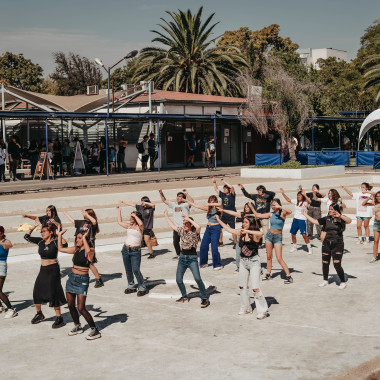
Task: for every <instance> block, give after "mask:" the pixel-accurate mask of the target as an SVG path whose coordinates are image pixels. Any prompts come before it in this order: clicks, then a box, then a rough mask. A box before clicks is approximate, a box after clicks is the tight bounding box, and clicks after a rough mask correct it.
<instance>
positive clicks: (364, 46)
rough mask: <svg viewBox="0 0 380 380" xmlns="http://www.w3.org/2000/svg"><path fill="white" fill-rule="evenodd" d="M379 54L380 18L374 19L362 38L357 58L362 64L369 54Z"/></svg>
mask: <svg viewBox="0 0 380 380" xmlns="http://www.w3.org/2000/svg"><path fill="white" fill-rule="evenodd" d="M377 54H380V20H376V21H374V22H373V23H372V25H371V26H369V27H368V28H367V29H366V30H365V33H364V34H363V36H362V37H361V38H360V48H359V50H358V53H357V55H356V60H358V61H359V62H358V63H359V64H362V63H363V62H364V61H365V60H366V59H367V58H368V57H369V56H372V55H377Z"/></svg>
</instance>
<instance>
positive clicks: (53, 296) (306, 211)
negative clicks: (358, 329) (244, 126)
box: [0, 177, 380, 340]
mask: <svg viewBox="0 0 380 380" xmlns="http://www.w3.org/2000/svg"><path fill="white" fill-rule="evenodd" d="M211 180H212V184H213V187H214V190H215V192H216V194H215V195H210V196H209V197H208V200H207V202H206V203H203V204H197V203H195V201H194V199H193V198H192V197H191V195H190V194H189V193H188V191H187V190H186V189H184V190H182V191H180V192H178V193H177V197H176V200H175V201H168V200H167V199H166V197H165V195H164V193H163V191H162V190H161V189H159V190H158V191H159V194H160V197H161V200H162V202H163V203H165V204H166V205H167V206H168V208H169V209H170V210H171V211H172V217H170V216H169V213H168V210H165V211H164V215H165V219H166V221H167V223H168V225H169V227H170V228H171V229H172V230H173V246H174V249H175V252H176V255H175V256H174V258H173V259H176V260H178V265H177V272H176V282H177V285H178V287H179V290H180V292H181V297H180V298H179V299H177V300H176V302H177V303H185V302H189V300H190V297H189V295H188V293H187V290H186V287H185V284H184V281H183V277H184V274H185V272H186V270H187V269H190V271H191V272H192V274H193V277H194V280H195V282H196V283H197V285H198V288H199V292H200V295H201V305H200V306H201V308H206V307H208V306H209V305H210V301H209V293H210V292H207V289H206V287H205V284H204V282H203V280H202V278H201V270H200V269H202V268H206V267H208V266H209V265H208V260H209V255H208V252H209V248H210V245H211V258H212V266H213V270H214V271H220V270H222V269H223V265H222V260H221V256H220V253H219V246H221V245H223V231H228V232H229V233H231V234H232V237H233V248H234V249H235V250H236V270H235V273H238V274H239V276H238V277H239V279H238V286H239V290H240V310H239V313H238V314H239V315H245V314H250V313H252V306H251V303H250V294H251V292H253V296H254V299H255V304H256V310H257V319H259V320H262V319H265V318H267V317H269V313H268V304H267V302H266V299H265V297H264V295H263V293H262V290H261V286H260V283H261V280H262V281H270V280H272V265H273V264H272V263H273V251H274V254H275V256H276V258H277V261H278V263H279V264H280V265H281V267H282V269H283V271H284V273H285V278H284V283H285V284H292V283H293V281H294V280H293V278H292V276H291V273H290V270H289V267H288V266H287V264H286V262H285V261H284V259H283V257H282V248H283V242H282V241H283V229H284V225H285V220H286V218H288V217H289V216H290V215H291V214H292V211H291V210H290V209H288V208H286V207H284V206H283V205H282V201H281V199H280V198H278V197H276V193H275V192H273V191H269V190H267V189H266V188H265V187H264V186H263V185H260V186H258V187H257V188H256V191H257V193H255V194H250V193H248V192H247V191H246V189H245V188H244V186H243V185H241V184H239V185H238V186H239V187H240V189H241V191H242V192H243V194H244V196H245V197H247V198H248V199H250V200H249V201H248V202H247V203H245V205H244V207H243V210H242V211H241V212H238V211H237V210H236V204H235V203H236V192H235V188H234V186H232V185H231V184H229V183H227V182H226V181H225V179H223V178H222V179H221V182H222V185H223V187H222V189H221V190H220V189H219V187H218V185H217V181H216V178H215V177H211ZM342 189H343V190H344V191H345V192H347V194H348V195H349V196H351V197H352V199H355V200H356V218H357V233H358V241H357V242H358V244H368V243H369V236H370V230H369V221H370V219H371V217H372V208H373V211H374V215H375V221H374V227H373V230H374V245H373V257H372V259H371V261H370V262H371V263H374V262H376V261H377V260H378V244H379V237H380V191H378V192H376V193H375V192H373V191H371V190H372V187H371V186H370V185H369V184H368V183H362V185H361V187H360V191H359V192H355V193H352V192H351V190H349V189H348V188H346V187H344V186H342ZM280 193H281V195H282V197H283V198H284V200H285V201H286V202H287V203H288V204H293V205H294V209H295V211H294V215H293V221H292V224H291V228H290V234H291V240H292V243H291V249H290V252H296V251H297V250H298V248H297V238H296V236H297V233H298V232H300V234H301V236H302V238H303V240H304V241H305V243H306V246H307V252H308V253H309V254H312V253H313V250H312V246H311V243H310V239H312V238H313V237H314V235H313V226H314V225H315V226H316V230H317V238H318V239H320V240H321V242H322V273H323V282H322V283H320V284H319V286H321V287H324V286H327V285H328V284H329V281H328V276H329V268H330V262H331V259H332V260H333V265H334V267H335V270H336V272H337V274H338V276H339V279H340V285H339V288H340V289H345V288H346V287H347V282H346V279H345V273H344V270H343V268H342V257H343V253H344V241H343V232H344V231H345V228H346V225H347V224H350V223H351V221H352V220H351V218H349V217H348V216H346V215H344V214H343V209H344V208H345V207H346V205H345V204H344V203H343V200H342V198H341V196H340V194H339V192H338V191H337V190H336V189H330V190H329V192H328V194H327V196H326V194H325V193H323V192H322V191H320V189H319V186H318V184H315V185H313V186H312V189H311V192H308V193H306V192H305V190H304V189H303V188H302V186H299V187H298V189H297V195H296V198H295V199H290V198H289V197H288V196H287V195H286V194H285V191H284V190H283V189H282V188H280ZM122 206H129V207H132V208H133V210H132V211H131V213H130V215H129V218H128V220H127V221H124V220H123V217H122ZM322 206H325V207H326V212H323V211H322ZM191 208H197V209H200V210H202V211H204V212H205V213H206V218H207V225H206V229H205V231H204V234H203V238H202V239H201V237H200V234H201V226H200V224H198V223H197V222H196V221H195V220H194V219H193V218H192V217H190V211H191ZM63 213H64V215H65V216H66V217H67V219H68V220H69V221H70V222H71V223H72V224H73V225H74V227H75V234H74V245H73V246H69V245H68V243H67V241H66V240H65V239H64V234H65V233H66V231H67V230H66V229H63V228H62V222H61V219H60V218H59V216H58V212H57V210H56V208H55V206H53V205H51V206H48V207H47V209H46V215H43V216H40V217H38V216H34V215H26V214H25V215H23V217H25V218H29V219H32V220H33V221H34V223H33V226H32V228H31V229H30V230H29V232H28V233H26V235H25V239H26V240H27V241H28V242H30V243H33V244H36V245H37V246H38V253H39V255H40V257H41V267H40V271H39V274H38V276H37V279H36V281H35V285H34V290H33V300H34V304H35V308H36V315H35V316H34V317H33V319H32V320H31V323H32V324H38V323H40V322H42V321H43V320H44V319H45V316H44V314H43V312H42V307H41V305H42V304H49V306H50V307H53V308H54V309H55V313H56V319H55V321H54V323H53V325H52V327H53V328H54V329H56V328H60V327H63V326H65V321H64V320H63V317H62V315H61V307H62V306H63V305H65V304H68V307H69V310H70V314H71V317H72V319H73V322H74V327H73V328H72V329H71V330H70V331H69V333H68V335H70V336H73V335H77V334H81V333H83V328H82V326H81V324H80V320H79V315H80V314H81V315H82V316H83V317H84V319H85V320H86V322H87V323H88V325H89V327H90V333H89V334H88V335H87V336H86V339H88V340H94V339H97V338H100V337H101V333H100V331H99V330H98V328H97V327H96V325H95V322H94V320H93V318H92V316H91V314H90V313H89V312H88V310H87V309H86V297H87V294H88V288H89V282H90V278H89V272H90V270H91V271H92V273H93V274H94V276H95V278H96V282H95V287H96V288H99V287H102V286H104V283H103V281H102V279H101V276H100V274H99V271H98V270H97V268H96V263H97V258H96V254H95V251H96V247H95V242H96V235H97V233H99V225H98V218H97V216H96V213H95V211H94V210H93V209H86V210H82V216H83V218H82V219H78V220H75V219H73V218H72V217H71V216H70V215H69V213H68V212H67V211H63ZM154 213H155V204H154V203H152V202H151V201H150V199H149V198H148V197H147V196H144V197H142V198H141V201H140V204H136V203H132V202H127V201H123V200H121V201H119V204H118V205H117V222H118V224H119V225H120V226H121V227H123V228H124V229H126V237H125V241H124V244H123V246H122V249H121V254H122V259H123V263H124V267H125V271H126V277H127V283H128V285H127V288H126V289H125V291H124V293H125V294H132V293H136V294H137V296H138V297H142V296H144V295H146V294H147V292H148V291H147V286H146V283H145V281H144V276H143V275H142V273H141V249H142V247H143V246H146V247H147V249H148V252H149V255H148V259H154V258H155V255H154V251H153V245H152V236H154V233H153V221H154ZM322 213H323V214H325V216H322ZM240 222H241V227H239V228H237V227H236V223H240ZM39 225H41V237H35V236H32V233H33V231H34V230H35V229H36V228H37V227H39ZM362 227H364V231H365V236H364V237H363V236H362ZM199 242H201V245H200V252H199V262H198V254H197V247H198V244H199ZM261 247H262V248H265V250H266V255H267V265H266V273H265V275H263V277H262V278H261V275H262V274H263V273H262V267H261V259H260V255H259V249H260V248H261ZM11 248H12V243H11V242H10V241H9V240H8V239H7V238H6V235H5V229H4V227H2V226H0V300H1V301H2V302H3V303H4V304H5V306H6V308H4V307H3V305H2V303H1V301H0V312H5V318H6V319H9V318H13V317H15V316H17V314H18V312H17V310H16V308H15V307H14V306H12V304H11V303H10V301H9V299H8V297H7V296H6V294H5V293H4V292H3V285H4V281H5V278H6V275H7V257H8V253H9V250H10V249H11ZM58 252H62V253H66V254H71V255H72V256H73V257H72V262H73V265H72V268H71V271H70V273H69V274H68V278H67V282H66V294H65V293H64V291H63V288H62V285H61V271H60V266H59V262H58ZM136 283H137V284H136Z"/></svg>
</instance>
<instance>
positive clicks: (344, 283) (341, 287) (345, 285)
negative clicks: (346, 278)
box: [339, 282, 347, 290]
mask: <svg viewBox="0 0 380 380" xmlns="http://www.w3.org/2000/svg"><path fill="white" fill-rule="evenodd" d="M346 288H347V282H341V283H340V285H339V289H340V290H343V289H346Z"/></svg>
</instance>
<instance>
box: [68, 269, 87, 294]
mask: <svg viewBox="0 0 380 380" xmlns="http://www.w3.org/2000/svg"><path fill="white" fill-rule="evenodd" d="M89 283H90V277H89V275H88V274H76V273H73V272H70V273H69V276H68V279H67V282H66V292H67V293H73V294H78V295H80V296H87V291H88V285H89Z"/></svg>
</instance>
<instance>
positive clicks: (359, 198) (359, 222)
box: [341, 182, 375, 244]
mask: <svg viewBox="0 0 380 380" xmlns="http://www.w3.org/2000/svg"><path fill="white" fill-rule="evenodd" d="M341 188H342V189H343V190H344V191H345V192H346V193H347V194H348V195H349V196H350V197H352V199H354V200H356V230H357V232H358V241H357V243H356V244H369V243H370V241H369V233H370V230H369V221H370V220H371V218H372V213H371V207H368V206H367V205H366V204H364V202H365V201H366V200H367V199H369V198H371V195H375V192H373V191H371V190H372V186H371V185H370V184H369V183H367V182H363V183H362V184H361V185H360V192H357V193H353V192H352V191H351V190H350V189H348V188H347V187H346V186H343V185H342V186H341ZM363 225H364V230H365V237H364V238H363V237H362V226H363Z"/></svg>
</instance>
